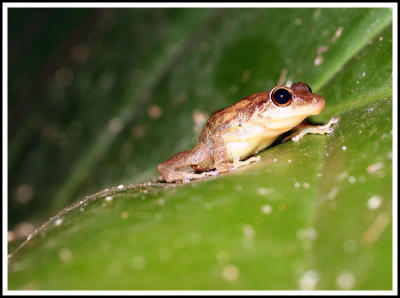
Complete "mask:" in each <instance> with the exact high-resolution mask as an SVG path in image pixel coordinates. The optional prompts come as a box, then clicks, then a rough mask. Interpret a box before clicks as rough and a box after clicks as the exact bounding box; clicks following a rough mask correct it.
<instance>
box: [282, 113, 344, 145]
mask: <svg viewBox="0 0 400 298" xmlns="http://www.w3.org/2000/svg"><path fill="white" fill-rule="evenodd" d="M339 120H340V117H334V118H332V119H331V120H329V122H328V123H327V124H325V125H311V124H309V123H308V122H307V121H306V120H304V121H303V122H301V123H300V124H299V125H297V126H296V127H295V128H293V132H292V133H291V134H290V135H288V136H287V137H285V138H284V139H283V142H286V141H288V140H292V141H294V142H298V141H299V140H300V139H301V138H302V137H304V136H305V135H306V134H309V133H316V134H330V133H332V132H333V127H332V126H333V125H334V124H335V123H337V122H339Z"/></svg>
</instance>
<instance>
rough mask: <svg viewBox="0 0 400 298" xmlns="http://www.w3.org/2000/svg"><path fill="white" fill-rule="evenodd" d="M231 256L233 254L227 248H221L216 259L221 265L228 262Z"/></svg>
mask: <svg viewBox="0 0 400 298" xmlns="http://www.w3.org/2000/svg"><path fill="white" fill-rule="evenodd" d="M230 258H231V255H230V254H229V253H228V252H227V251H226V250H221V251H219V252H218V253H217V255H216V259H217V261H218V263H220V264H221V265H222V264H226V263H228V262H229V260H230Z"/></svg>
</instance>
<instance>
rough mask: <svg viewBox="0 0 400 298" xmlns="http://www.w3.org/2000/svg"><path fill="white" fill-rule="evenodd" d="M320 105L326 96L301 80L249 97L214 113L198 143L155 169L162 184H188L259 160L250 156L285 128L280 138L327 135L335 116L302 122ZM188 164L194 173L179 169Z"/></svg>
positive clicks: (314, 113) (297, 138)
mask: <svg viewBox="0 0 400 298" xmlns="http://www.w3.org/2000/svg"><path fill="white" fill-rule="evenodd" d="M324 106H325V100H324V99H323V98H322V97H321V96H319V95H317V94H314V93H312V90H311V88H310V87H309V86H308V85H307V84H305V83H303V82H297V83H295V84H293V85H292V86H291V87H290V88H289V87H286V86H276V87H275V88H273V89H272V90H271V91H267V92H260V93H256V94H253V95H250V96H248V97H246V98H244V99H242V100H241V101H239V102H237V103H235V104H233V105H231V106H229V107H227V108H225V109H222V110H218V111H216V112H214V113H213V114H212V115H211V117H210V118H209V119H208V122H207V125H206V127H205V128H204V130H203V132H202V133H201V135H200V138H199V142H198V143H197V145H196V146H195V147H194V148H193V149H192V150H186V151H182V152H179V153H176V154H175V155H173V156H172V157H170V158H169V159H168V160H166V161H164V162H163V163H161V164H159V165H158V172H159V173H160V175H161V177H162V178H163V179H164V180H165V181H167V182H174V181H176V182H189V181H190V180H191V179H197V178H203V177H206V176H215V175H218V174H220V173H224V172H228V171H231V170H233V169H236V168H238V167H241V166H243V165H246V164H249V163H251V162H254V161H258V160H260V156H253V157H250V156H252V155H254V154H256V153H258V152H260V151H261V150H264V149H265V148H267V147H268V146H270V145H271V144H272V143H273V142H274V141H275V139H276V138H277V137H279V136H280V135H281V134H283V133H285V132H287V131H289V130H292V129H293V133H292V134H291V135H289V136H288V137H286V138H285V139H284V140H283V141H286V140H288V139H292V140H293V141H298V140H299V139H300V138H302V137H303V136H304V135H306V134H308V133H316V134H325V133H331V132H332V131H333V129H332V128H331V126H332V125H333V124H334V123H336V122H337V121H338V118H332V119H331V120H330V121H329V122H328V124H326V125H323V126H313V125H310V124H308V123H307V122H305V121H304V119H305V118H307V117H308V116H311V115H317V114H319V113H320V112H321V111H322V110H323V108H324ZM248 157H250V158H248ZM188 166H190V167H192V168H193V169H194V170H195V171H196V172H197V173H196V172H186V171H183V170H180V169H182V168H184V167H188Z"/></svg>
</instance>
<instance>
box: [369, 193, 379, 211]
mask: <svg viewBox="0 0 400 298" xmlns="http://www.w3.org/2000/svg"><path fill="white" fill-rule="evenodd" d="M381 203H382V197H381V196H378V195H374V196H372V197H371V198H370V199H369V200H368V203H367V205H368V208H369V209H371V210H375V209H376V208H378V207H379V206H380V205H381Z"/></svg>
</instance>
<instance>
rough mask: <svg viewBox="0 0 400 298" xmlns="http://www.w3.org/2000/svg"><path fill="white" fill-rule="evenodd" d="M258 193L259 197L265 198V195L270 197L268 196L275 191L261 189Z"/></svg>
mask: <svg viewBox="0 0 400 298" xmlns="http://www.w3.org/2000/svg"><path fill="white" fill-rule="evenodd" d="M257 192H258V194H259V195H262V196H265V195H268V194H270V193H273V192H274V190H273V189H271V188H264V187H260V188H259V189H258V190H257Z"/></svg>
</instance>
